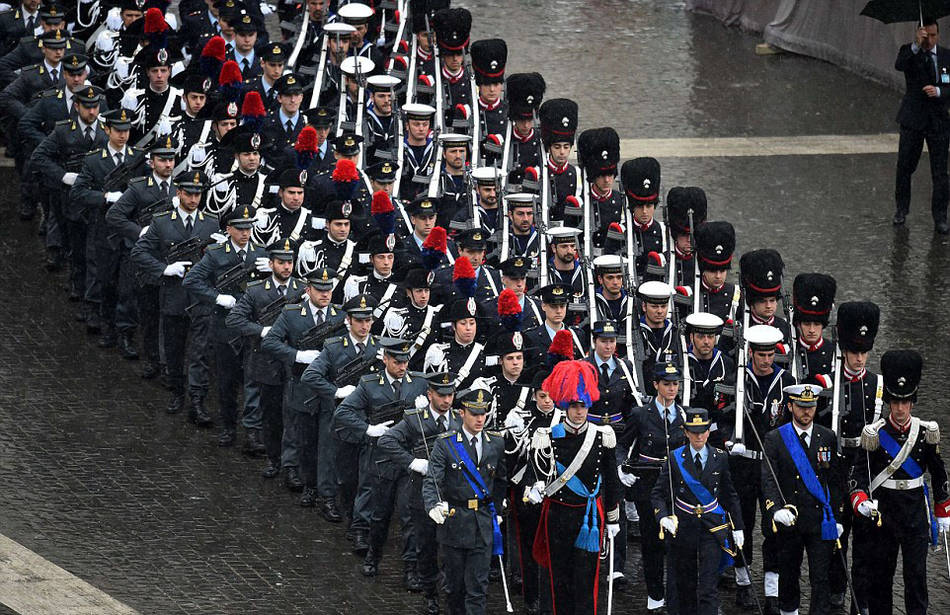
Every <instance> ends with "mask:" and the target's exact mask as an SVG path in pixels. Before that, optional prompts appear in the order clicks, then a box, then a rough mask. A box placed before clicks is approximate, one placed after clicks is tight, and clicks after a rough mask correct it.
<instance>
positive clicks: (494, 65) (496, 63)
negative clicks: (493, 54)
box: [491, 60, 498, 70]
mask: <svg viewBox="0 0 950 615" xmlns="http://www.w3.org/2000/svg"><path fill="white" fill-rule="evenodd" d="M491 69H492V70H497V69H498V60H492V61H491Z"/></svg>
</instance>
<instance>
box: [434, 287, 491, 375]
mask: <svg viewBox="0 0 950 615" xmlns="http://www.w3.org/2000/svg"><path fill="white" fill-rule="evenodd" d="M479 318H482V310H481V308H480V306H479V305H478V303H476V301H475V299H472V298H469V299H456V300H455V301H453V302H452V303H451V304H450V305H449V306H448V308H447V309H446V310H445V314H444V315H443V322H446V323H449V326H450V328H451V332H446V335H447V336H449V339H448V341H447V342H442V343H437V344H432V345H431V346H430V347H429V350H428V351H426V355H425V363H424V365H425V367H424V370H425V371H426V372H430V371H433V370H434V371H450V372H452V373H453V374H455V375H456V378H457V380H456V382H455V388H456V389H457V390H459V391H465V390H467V389H468V388H469V387H470V386H471V385H472V383H473V382H474V381H475V379H476V378H478V377H480V376H481V375H482V372H483V371H484V370H485V345H484V344H482V343H480V342H478V341H476V337H477V335H478V320H479Z"/></svg>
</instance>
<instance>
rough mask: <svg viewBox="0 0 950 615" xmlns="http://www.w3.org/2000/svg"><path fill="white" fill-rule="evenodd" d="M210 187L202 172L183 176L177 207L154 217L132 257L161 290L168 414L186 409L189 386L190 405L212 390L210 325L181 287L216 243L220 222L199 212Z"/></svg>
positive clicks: (178, 181)
mask: <svg viewBox="0 0 950 615" xmlns="http://www.w3.org/2000/svg"><path fill="white" fill-rule="evenodd" d="M206 183H207V178H206V177H205V175H204V173H202V172H200V171H195V172H191V171H183V172H182V173H180V174H179V175H178V177H177V178H176V181H175V188H176V196H177V199H178V203H177V205H176V206H175V208H174V209H172V210H171V211H170V212H164V213H161V214H158V215H156V216H153V217H152V223H151V224H149V225H148V230H147V231H146V232H145V234H144V235H142V237H140V238H139V240H138V241H137V242H136V244H135V247H133V248H132V254H131V257H132V262H133V263H135V267H136V270H137V271H138V272H139V275H141V276H142V277H143V278H144V281H145V283H147V284H151V285H154V286H158V287H159V305H160V307H159V310H160V313H161V319H162V320H161V327H160V329H161V332H162V347H163V348H164V349H165V360H166V361H167V366H168V386H169V389H171V399H169V401H168V406H167V407H166V408H165V411H166V412H167V413H168V414H177V413H179V412H181V410H182V408H183V407H184V405H185V391H186V387H185V384H186V382H187V384H188V387H187V392H188V393H189V395H190V397H191V398H192V399H194V398H196V397H204V396H205V395H206V394H207V389H208V327H209V324H210V323H209V322H208V317H207V315H206V314H203V313H202V312H201V311H197V312H195V313H192V312H189V311H188V308H189V306H190V305H191V298H190V297H189V293H188V291H187V289H186V288H184V286H183V284H182V279H183V278H184V277H185V274H186V273H187V272H188V270H189V269H190V268H191V267H192V266H193V265H195V264H197V262H198V261H199V260H200V259H201V258H202V254H203V252H204V248H205V247H206V246H207V245H209V244H210V243H213V242H214V239H213V238H212V235H213V234H215V233H217V231H218V220H217V218H215V217H214V216H213V215H210V214H205V213H204V212H201V211H198V205H199V204H200V202H201V195H202V192H203V191H204V189H205V186H206ZM189 241H190V242H191V243H193V244H194V245H193V246H192V247H188V248H187V250H186V251H185V252H182V251H181V246H183V245H186V246H187V243H188V242H189ZM186 353H187V356H188V365H187V380H186V377H185V374H186V370H185V364H184V363H185V356H186ZM194 407H195V406H194V405H193V408H194Z"/></svg>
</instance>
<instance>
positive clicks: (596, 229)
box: [577, 128, 628, 256]
mask: <svg viewBox="0 0 950 615" xmlns="http://www.w3.org/2000/svg"><path fill="white" fill-rule="evenodd" d="M577 157H578V160H579V161H580V162H581V166H582V168H583V169H584V178H585V180H586V182H587V185H588V186H589V188H590V193H589V194H588V195H587V196H588V198H589V199H590V205H591V214H592V215H593V216H594V218H593V220H588V221H587V224H585V226H587V225H590V229H589V230H590V232H591V233H593V235H592V236H591V242H592V244H593V246H594V247H595V248H598V249H604V248H605V242H606V241H607V239H608V231H609V230H610V225H611V224H619V225H621V228H627V224H628V220H627V213H626V210H625V208H624V198H623V195H622V194H621V193H619V192H614V189H613V186H614V179H616V177H617V164H618V163H619V162H620V135H618V134H617V131H616V130H614V129H613V128H594V129H591V130H585V131H584V132H582V133H581V134H580V136H579V137H578V139H577ZM582 202H583V200H582V201H581V203H582ZM622 242H623V237H618V238H617V241H614V242H613V244H611V245H610V246H607V247H610V248H614V247H615V248H619V247H620V246H622ZM617 251H619V249H618V250H617ZM604 253H605V254H607V253H609V252H608V251H607V250H604ZM591 256H593V255H591Z"/></svg>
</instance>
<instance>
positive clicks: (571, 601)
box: [539, 501, 663, 615]
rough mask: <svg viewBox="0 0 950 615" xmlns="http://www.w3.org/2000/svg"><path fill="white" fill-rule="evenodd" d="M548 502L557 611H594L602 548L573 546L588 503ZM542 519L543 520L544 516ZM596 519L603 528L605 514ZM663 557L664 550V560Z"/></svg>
mask: <svg viewBox="0 0 950 615" xmlns="http://www.w3.org/2000/svg"><path fill="white" fill-rule="evenodd" d="M547 506H548V518H547V524H546V529H547V541H548V549H549V552H550V556H551V568H550V569H549V572H550V576H549V581H550V583H551V593H552V597H553V602H554V611H555V612H556V613H557V614H558V615H581V614H587V613H593V612H594V601H595V599H596V596H597V567H598V565H599V563H600V552H599V551H585V550H584V549H579V548H577V547H576V546H574V543H575V542H576V541H577V534H578V532H579V531H580V529H581V525H582V523H583V521H584V515H585V514H586V511H587V506H586V505H580V506H565V505H563V504H560V503H557V502H554V501H550V504H547ZM542 522H544V520H543V519H542ZM597 523H598V527H599V528H600V530H601V532H603V529H604V519H603V517H602V516H601V517H600V518H599V519H598V520H597ZM539 531H545V528H544V527H542V528H540V530H539ZM662 559H663V556H662V553H661V555H660V561H661V562H662ZM661 583H662V579H661ZM661 598H662V595H661Z"/></svg>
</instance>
